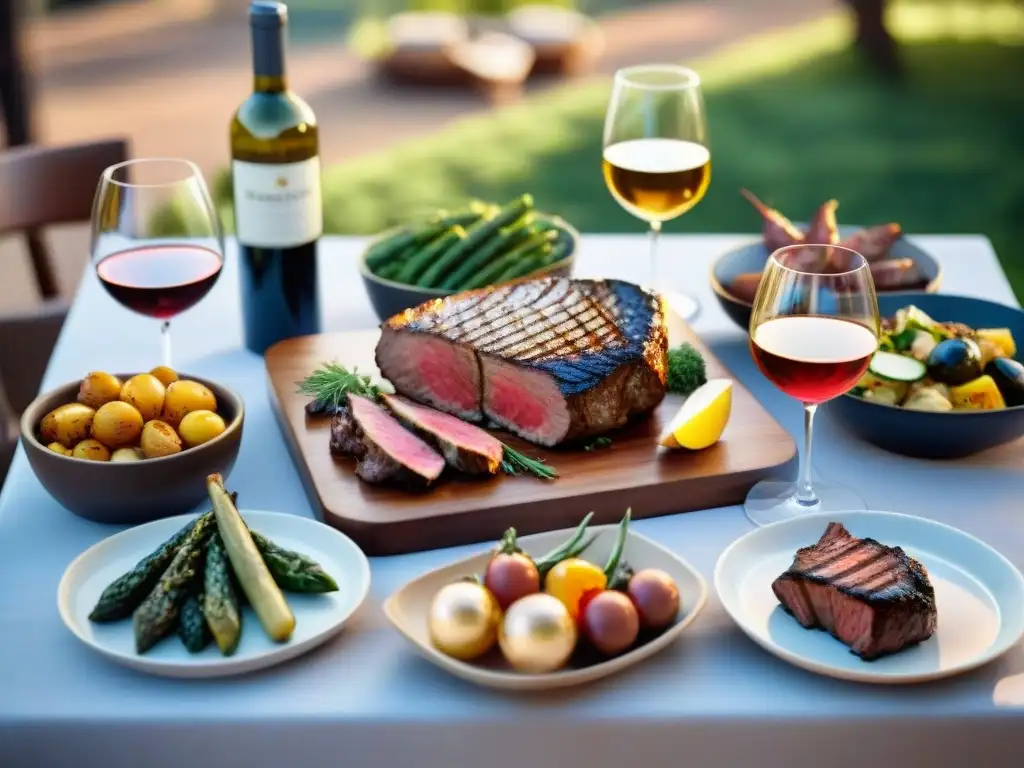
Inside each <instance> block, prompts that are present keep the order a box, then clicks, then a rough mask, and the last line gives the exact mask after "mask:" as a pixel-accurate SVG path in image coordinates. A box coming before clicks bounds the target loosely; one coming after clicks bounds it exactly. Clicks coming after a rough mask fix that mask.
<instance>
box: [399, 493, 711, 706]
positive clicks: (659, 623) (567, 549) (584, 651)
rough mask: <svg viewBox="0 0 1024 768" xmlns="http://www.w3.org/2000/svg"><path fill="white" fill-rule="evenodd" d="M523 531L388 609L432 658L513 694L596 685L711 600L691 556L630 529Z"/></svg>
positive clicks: (419, 582) (662, 644)
mask: <svg viewBox="0 0 1024 768" xmlns="http://www.w3.org/2000/svg"><path fill="white" fill-rule="evenodd" d="M591 517H592V515H587V516H586V517H585V518H584V519H583V521H582V522H581V523H580V524H579V526H577V528H575V529H573V530H571V531H549V532H547V533H540V534H535V535H532V536H524V537H522V538H519V537H518V536H517V534H516V531H515V530H514V529H511V528H510V529H509V530H508V531H506V532H505V535H504V536H503V537H502V538H501V540H500V541H499V542H498V543H497V544H496V545H495V546H494V547H492V548H491V549H490V550H488V551H484V552H481V553H479V554H477V555H473V556H471V557H468V558H465V559H463V560H460V561H458V562H455V563H452V564H450V565H447V566H443V567H441V568H438V569H436V570H433V571H430V572H429V573H426V574H424V575H422V576H420V577H418V578H416V579H413V580H412V581H410V582H409V583H407V584H406V585H405V586H403V587H401V588H400V589H399V590H397V591H396V592H395V593H393V594H392V595H391V596H390V597H389V598H388V599H387V600H386V601H385V603H384V612H385V614H386V615H387V617H388V619H389V620H390V621H391V623H392V624H393V625H394V626H395V628H396V629H397V630H398V631H399V632H400V633H401V634H402V635H403V636H405V638H406V639H407V640H408V641H409V642H410V643H411V644H412V645H413V647H414V648H415V650H417V651H418V652H419V653H420V654H421V655H422V656H423V657H424V658H426V659H427V660H428V661H431V662H432V663H434V664H436V665H437V666H439V667H441V668H442V669H444V670H446V671H447V672H450V673H451V674H454V675H456V676H457V677H460V678H462V679H464V680H468V681H469V682H472V683H475V684H477V685H482V686H486V687H490V688H500V689H506V690H523V691H526V690H544V689H549V688H565V687H569V686H573V685H580V684H583V683H588V682H592V681H594V680H598V679H600V678H603V677H607V676H608V675H612V674H615V673H616V672H619V671H621V670H623V669H626V668H627V667H630V666H632V665H634V664H637V663H639V662H641V661H643V660H645V659H648V658H650V657H651V656H653V655H654V654H656V653H657V652H658V651H660V650H662V649H664V648H666V647H667V646H668V645H670V644H671V643H673V642H674V641H675V640H677V639H678V638H679V636H680V635H681V634H682V633H683V631H684V630H685V629H686V628H687V627H688V626H689V625H690V624H691V623H692V622H693V620H694V619H695V618H696V617H697V615H698V614H699V613H700V611H701V609H702V608H703V607H704V604H705V602H706V600H707V591H708V590H707V584H706V582H705V581H704V579H703V577H701V575H700V573H699V572H698V571H697V570H696V569H695V568H694V567H693V566H691V565H690V564H689V563H687V562H686V561H685V560H683V559H682V558H681V557H679V556H678V555H676V554H675V553H673V552H670V551H669V550H667V549H665V548H664V547H662V546H661V545H659V544H657V543H655V542H654V541H652V540H651V539H648V538H647V537H645V536H642V535H640V534H638V533H636V532H634V531H633V530H631V529H630V527H629V523H630V519H631V516H630V512H629V510H627V511H626V514H625V515H624V516H623V518H622V520H621V521H620V522H619V524H617V525H602V526H593V527H591V526H590V520H591Z"/></svg>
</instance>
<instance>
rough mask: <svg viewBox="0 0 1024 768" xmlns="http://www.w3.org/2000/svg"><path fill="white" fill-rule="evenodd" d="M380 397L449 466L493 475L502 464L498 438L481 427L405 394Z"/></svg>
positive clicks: (474, 472) (473, 473) (472, 473)
mask: <svg viewBox="0 0 1024 768" xmlns="http://www.w3.org/2000/svg"><path fill="white" fill-rule="evenodd" d="M382 399H383V401H384V403H385V404H386V405H387V407H388V408H390V409H391V412H392V413H393V414H394V415H395V416H396V417H397V418H398V420H399V421H400V422H402V424H404V425H405V426H406V427H408V428H409V429H411V430H412V431H413V432H415V433H416V434H417V435H419V436H420V437H422V438H423V439H424V440H425V441H427V442H428V443H430V444H431V445H432V446H434V448H435V449H436V450H437V451H439V452H440V454H441V455H442V456H444V460H445V461H446V462H447V463H448V465H449V466H451V467H454V468H455V469H457V470H459V471H460V472H465V473H467V474H470V475H481V474H488V475H493V474H494V473H495V472H497V471H498V467H500V466H501V457H502V453H503V450H504V449H503V447H502V445H501V441H499V440H498V439H496V438H495V437H492V436H491V435H490V434H488V433H487V432H484V431H483V430H482V429H480V427H477V426H474V425H472V424H467V423H466V422H464V421H462V419H459V418H457V417H455V416H451V415H449V414H447V413H442V412H441V411H438V410H435V409H433V408H428V407H427V406H425V405H418V404H416V403H414V402H412V401H411V400H406V399H405V398H404V397H398V396H397V395H384V396H383V397H382Z"/></svg>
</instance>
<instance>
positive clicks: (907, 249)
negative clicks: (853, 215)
mask: <svg viewBox="0 0 1024 768" xmlns="http://www.w3.org/2000/svg"><path fill="white" fill-rule="evenodd" d="M858 229H860V227H850V226H846V227H840V228H839V236H840V237H841V238H847V237H849V236H850V235H852V234H853V233H854V232H856V231H857V230H858ZM770 255H771V254H769V253H768V249H767V248H765V247H764V243H763V242H762V241H761V240H754V241H752V242H750V243H748V244H746V245H741V246H739V247H738V248H733V249H732V250H731V251H726V252H725V253H723V254H722V255H721V256H719V257H718V258H717V259H716V260H715V262H714V263H713V264H712V265H711V278H710V279H711V290H712V291H714V292H715V297H716V298H717V299H718V303H719V304H720V305H721V307H722V309H724V310H725V313H726V314H727V315H728V316H729V318H730V319H731V320H732V321H733V322H734V323H736V325H738V326H739V327H740V328H742V329H743V330H744V331H746V330H749V328H750V312H751V310H752V309H753V305H751V304H750V302H747V301H744V300H742V299H739V298H737V297H736V296H733V295H732V294H730V293H729V291H728V290H727V287H728V286H729V285H731V284H732V281H733V280H735V279H736V278H737V277H738V276H739V275H742V274H746V273H751V272H762V271H763V270H764V265H765V263H766V262H767V261H768V257H769V256H770ZM889 258H891V259H913V260H914V263H915V264H916V265H917V268H918V270H919V271H920V273H921V276H922V278H923V279H924V280H926V281H927V283H926V285H925V287H924V288H923V291H924V292H926V293H935V292H936V291H937V290H939V283H940V282H941V281H942V269H941V268H940V267H939V263H938V262H937V261H936V260H935V259H934V258H932V257H931V256H929V255H928V254H927V253H925V252H924V251H923V250H921V249H920V248H919V247H917V246H916V245H914V244H913V243H911V242H910V241H909V240H907V239H906V238H905V237H902V238H900V239H899V240H897V241H896V242H895V243H894V244H893V246H892V250H891V252H890V255H889ZM920 292H921V290H915V291H885V292H884V293H883V294H880V295H885V296H901V295H907V294H908V293H920Z"/></svg>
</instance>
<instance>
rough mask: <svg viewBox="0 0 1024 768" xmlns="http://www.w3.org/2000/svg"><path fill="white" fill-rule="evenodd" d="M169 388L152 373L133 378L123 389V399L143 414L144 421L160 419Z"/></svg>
mask: <svg viewBox="0 0 1024 768" xmlns="http://www.w3.org/2000/svg"><path fill="white" fill-rule="evenodd" d="M166 393H167V388H166V387H165V386H164V385H163V384H162V383H161V382H160V379H158V378H157V377H156V376H154V375H153V374H151V373H140V374H138V375H136V376H132V377H131V378H130V379H128V381H126V382H125V383H124V387H122V388H121V399H122V400H123V401H124V402H126V403H128V404H129V405H133V406H135V409H136V410H137V411H138V412H139V413H141V414H142V419H143V421H151V420H152V419H158V418H160V412H161V411H162V410H163V407H164V396H165V395H166Z"/></svg>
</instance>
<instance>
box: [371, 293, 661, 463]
mask: <svg viewBox="0 0 1024 768" xmlns="http://www.w3.org/2000/svg"><path fill="white" fill-rule="evenodd" d="M667 353H668V337H667V333H666V330H665V324H664V316H663V313H662V307H661V300H660V299H659V298H658V297H657V296H655V295H654V294H650V293H648V292H646V291H644V290H642V289H641V288H639V287H638V286H636V285H633V284H631V283H625V282H621V281H616V280H570V279H568V278H560V277H555V278H543V279H540V280H527V281H522V282H518V283H510V284H506V285H501V286H496V287H491V288H484V289H480V290H475V291H466V292H464V293H459V294H455V295H453V296H449V297H447V298H445V299H436V300H432V301H429V302H425V303H424V304H421V305H420V306H418V307H415V308H413V309H409V310H406V311H405V312H402V313H400V314H398V315H396V316H394V317H392V318H390V319H389V320H387V321H386V322H385V323H384V325H383V326H382V332H381V339H380V341H379V342H378V345H377V365H378V367H379V368H380V370H381V373H382V375H383V376H384V377H385V378H387V379H388V380H389V381H391V383H392V384H393V385H394V386H395V389H396V390H397V391H398V392H400V393H402V394H404V395H406V396H408V397H410V398H412V399H414V400H417V401H419V402H424V403H427V404H430V405H433V406H435V407H437V408H439V409H441V410H444V411H447V412H449V413H454V414H456V415H459V416H464V417H467V418H473V417H476V416H480V415H483V416H486V417H488V418H489V419H490V420H492V421H493V422H494V423H496V424H498V425H500V426H502V427H505V428H507V429H509V430H511V431H513V432H515V433H517V434H519V435H520V436H522V437H524V438H526V439H527V440H531V441H533V442H535V443H539V444H541V445H546V446H551V445H556V444H558V443H561V442H565V441H567V440H573V439H577V438H585V437H591V436H593V435H598V434H601V433H603V432H607V431H609V430H611V429H615V428H616V427H620V426H623V425H624V424H625V423H626V422H627V421H628V420H629V419H630V418H631V417H632V416H635V415H640V414H644V413H647V412H649V411H651V410H653V409H654V408H655V407H656V406H657V405H658V404H659V403H660V402H661V401H662V399H663V398H664V397H665V391H666V373H667ZM471 357H472V359H473V361H474V362H475V363H476V369H475V370H474V369H473V368H472V367H471V365H470V359H471ZM474 387H475V390H474ZM474 391H475V392H476V400H475V412H474V407H473V406H474V401H473V397H472V393H473V392H474Z"/></svg>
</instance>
